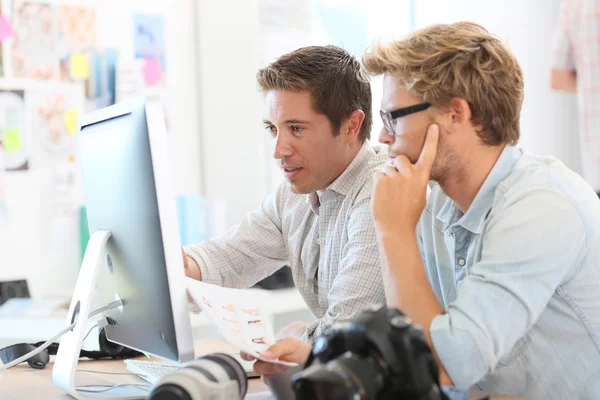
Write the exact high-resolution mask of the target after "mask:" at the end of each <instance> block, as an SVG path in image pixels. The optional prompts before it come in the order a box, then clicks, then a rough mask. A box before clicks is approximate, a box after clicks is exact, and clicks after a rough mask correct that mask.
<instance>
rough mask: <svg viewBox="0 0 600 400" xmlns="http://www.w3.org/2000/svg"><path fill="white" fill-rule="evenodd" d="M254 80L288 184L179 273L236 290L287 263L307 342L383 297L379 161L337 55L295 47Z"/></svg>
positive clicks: (344, 57) (350, 68)
mask: <svg viewBox="0 0 600 400" xmlns="http://www.w3.org/2000/svg"><path fill="white" fill-rule="evenodd" d="M257 80H258V86H259V87H260V89H261V91H262V92H263V93H264V94H265V100H266V101H265V115H264V125H265V130H266V131H267V133H268V134H269V135H270V136H271V137H272V139H273V141H274V154H273V157H274V158H275V159H276V160H277V162H278V164H279V166H280V167H281V169H282V172H283V174H284V176H285V177H286V181H284V182H283V183H282V184H281V185H280V186H279V188H278V189H277V190H276V191H275V192H274V193H272V194H271V195H270V196H269V197H268V198H267V199H266V200H265V201H264V203H263V204H262V206H261V207H259V208H258V209H257V210H255V211H254V212H253V213H250V214H248V216H247V217H246V219H244V220H243V221H242V222H241V224H240V225H239V226H237V227H236V228H234V229H232V230H231V231H230V232H229V233H227V234H226V235H225V236H224V237H221V238H217V239H213V240H208V241H205V242H203V243H200V244H197V245H192V246H188V247H187V248H186V249H185V253H186V254H187V255H186V256H185V264H186V274H187V275H188V276H190V277H193V278H196V279H201V280H202V281H204V282H208V283H212V284H217V285H222V286H228V287H236V288H243V287H249V286H252V285H253V284H255V283H256V282H258V281H260V280H261V279H263V278H265V277H266V276H268V275H270V274H272V273H273V272H275V271H276V270H278V269H279V268H281V267H283V266H284V265H286V264H288V265H290V266H291V269H292V274H293V277H294V283H295V285H296V287H297V288H298V290H299V292H300V294H301V295H302V296H303V298H304V300H305V301H306V304H307V305H308V307H309V308H310V309H311V311H312V312H313V313H314V314H315V316H316V317H317V318H318V320H317V321H315V322H314V323H312V324H310V325H308V326H303V325H300V326H299V329H298V325H294V328H295V329H296V331H295V332H293V333H295V334H296V335H297V336H301V337H302V339H303V340H305V341H307V342H312V341H313V340H314V339H315V338H316V337H317V336H318V335H319V334H320V333H321V332H322V330H323V329H324V328H327V327H328V326H329V325H331V324H332V323H333V322H335V321H336V320H338V319H345V318H351V317H353V316H354V315H355V314H356V313H357V312H358V311H360V310H361V309H363V308H365V307H366V306H368V305H370V304H374V303H383V302H384V300H385V299H384V292H383V285H382V282H381V276H380V273H379V269H380V267H379V250H378V247H377V238H376V233H375V226H374V224H373V219H372V216H371V212H370V202H371V193H372V190H373V184H374V182H375V172H376V171H378V170H379V169H380V168H381V166H382V165H383V164H384V163H385V162H386V160H387V156H386V154H385V152H382V151H380V149H379V148H372V147H371V146H370V145H369V143H368V141H367V139H369V137H370V130H371V126H372V117H371V114H372V113H371V107H372V106H371V89H370V86H369V83H368V82H366V81H364V80H362V79H361V76H360V63H359V62H358V61H357V60H356V59H355V58H354V57H352V56H351V55H349V54H348V53H347V52H346V51H344V50H343V49H341V48H339V47H334V46H314V47H305V48H302V49H299V50H296V51H294V52H292V53H289V54H286V55H284V56H282V57H280V58H279V59H278V60H277V61H275V62H274V63H272V64H271V65H269V66H268V67H266V68H264V69H262V70H260V71H259V72H258V74H257ZM298 331H299V332H298ZM286 333H290V329H288V330H286Z"/></svg>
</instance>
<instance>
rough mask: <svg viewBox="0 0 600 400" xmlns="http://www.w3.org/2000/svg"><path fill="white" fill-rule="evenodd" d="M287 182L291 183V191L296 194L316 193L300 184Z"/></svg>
mask: <svg viewBox="0 0 600 400" xmlns="http://www.w3.org/2000/svg"><path fill="white" fill-rule="evenodd" d="M287 181H288V182H289V183H290V190H291V191H292V193H294V194H309V193H312V192H314V190H312V189H311V188H310V187H308V186H306V185H301V184H299V182H294V181H291V180H289V179H288V180H287Z"/></svg>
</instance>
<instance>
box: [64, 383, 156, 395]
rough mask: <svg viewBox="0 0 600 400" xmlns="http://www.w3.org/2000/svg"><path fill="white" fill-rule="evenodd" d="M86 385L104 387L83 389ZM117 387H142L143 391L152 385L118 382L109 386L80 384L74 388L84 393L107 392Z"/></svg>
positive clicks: (148, 389)
mask: <svg viewBox="0 0 600 400" xmlns="http://www.w3.org/2000/svg"><path fill="white" fill-rule="evenodd" d="M86 387H105V389H98V390H93V389H84V388H86ZM119 387H135V388H138V389H142V390H145V391H147V392H148V391H150V388H151V387H152V385H150V384H143V383H119V384H117V385H113V386H109V385H82V386H77V387H75V389H77V391H78V392H84V393H103V392H108V391H110V390H113V389H116V388H119Z"/></svg>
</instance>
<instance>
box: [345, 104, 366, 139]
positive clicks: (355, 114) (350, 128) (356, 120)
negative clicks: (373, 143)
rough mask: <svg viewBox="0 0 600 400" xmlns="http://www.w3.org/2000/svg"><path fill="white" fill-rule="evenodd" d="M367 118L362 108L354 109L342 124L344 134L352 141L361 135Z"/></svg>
mask: <svg viewBox="0 0 600 400" xmlns="http://www.w3.org/2000/svg"><path fill="white" fill-rule="evenodd" d="M364 120H365V113H364V112H363V111H362V110H354V111H352V112H351V113H350V115H348V118H346V121H345V123H344V124H343V125H342V134H343V135H344V137H345V138H347V139H348V142H349V143H351V142H353V141H354V140H356V139H357V138H358V137H359V136H360V128H361V127H362V124H363V121H364Z"/></svg>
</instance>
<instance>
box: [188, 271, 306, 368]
mask: <svg viewBox="0 0 600 400" xmlns="http://www.w3.org/2000/svg"><path fill="white" fill-rule="evenodd" d="M186 282H187V289H188V293H189V295H190V296H191V297H192V298H193V299H194V301H195V302H196V304H198V305H199V306H200V307H202V312H203V313H205V314H206V315H207V316H208V318H209V319H210V321H211V323H212V324H213V326H215V327H216V328H217V330H218V331H219V333H220V334H221V337H222V338H223V339H224V340H226V341H227V342H228V343H229V344H231V345H233V346H235V347H237V348H238V349H240V350H241V351H243V352H245V353H248V354H250V355H252V356H253V357H255V358H257V359H259V360H262V361H266V362H270V363H274V364H281V365H286V366H289V367H293V366H296V365H297V364H295V363H291V362H286V361H280V360H271V359H267V358H264V357H261V356H260V354H259V353H261V352H263V351H265V350H266V349H267V348H269V346H271V345H272V344H274V343H275V335H274V333H273V328H272V326H271V320H270V319H269V317H268V315H266V313H265V311H264V310H265V307H264V305H265V303H266V302H267V301H268V294H266V293H264V292H262V291H257V290H240V289H228V288H223V287H220V286H216V285H210V284H208V283H203V282H200V281H197V280H194V279H191V278H186Z"/></svg>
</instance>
